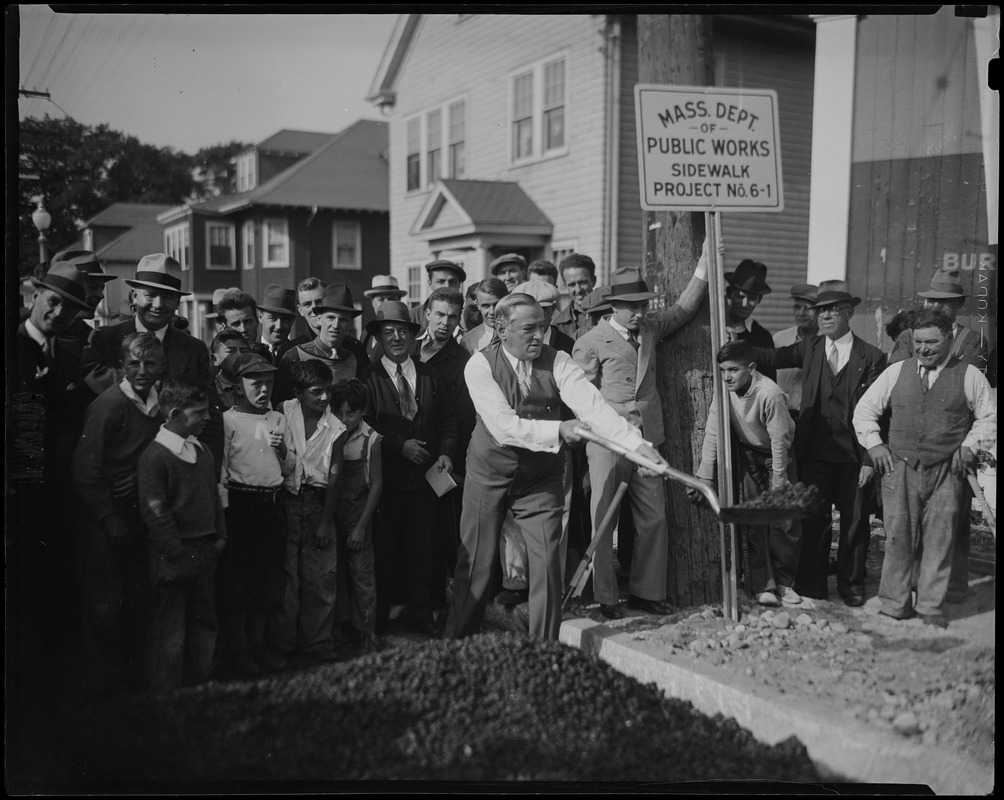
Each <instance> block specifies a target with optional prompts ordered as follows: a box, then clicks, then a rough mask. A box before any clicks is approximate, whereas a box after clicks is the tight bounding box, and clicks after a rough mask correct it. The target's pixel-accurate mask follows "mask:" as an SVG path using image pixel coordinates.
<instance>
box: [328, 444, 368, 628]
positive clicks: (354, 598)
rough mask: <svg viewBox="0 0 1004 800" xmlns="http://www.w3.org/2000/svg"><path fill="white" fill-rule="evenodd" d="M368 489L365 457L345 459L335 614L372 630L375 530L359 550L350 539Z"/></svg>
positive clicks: (337, 524)
mask: <svg viewBox="0 0 1004 800" xmlns="http://www.w3.org/2000/svg"><path fill="white" fill-rule="evenodd" d="M369 491H370V488H369V486H368V485H367V484H366V470H365V463H364V462H363V461H362V460H358V461H344V462H342V477H341V479H340V480H339V483H338V505H337V506H336V508H335V529H336V531H337V534H338V593H337V602H336V609H337V610H336V613H337V618H338V620H339V621H340V622H351V623H352V626H353V627H354V628H355V629H356V630H358V631H362V632H364V633H373V631H374V630H375V626H376V613H377V589H376V567H375V564H374V556H373V531H372V529H371V530H368V531H367V532H366V538H365V539H364V540H363V546H362V547H361V548H359V549H357V550H350V549H349V546H348V538H349V536H350V535H351V534H352V531H353V530H355V527H356V525H358V524H359V520H360V518H361V517H362V514H363V510H364V509H365V508H366V499H367V496H368V495H369Z"/></svg>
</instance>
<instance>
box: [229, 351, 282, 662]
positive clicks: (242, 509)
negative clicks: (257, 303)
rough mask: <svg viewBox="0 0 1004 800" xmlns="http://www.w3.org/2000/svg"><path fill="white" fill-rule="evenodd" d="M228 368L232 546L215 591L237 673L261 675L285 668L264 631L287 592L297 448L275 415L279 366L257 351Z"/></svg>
mask: <svg viewBox="0 0 1004 800" xmlns="http://www.w3.org/2000/svg"><path fill="white" fill-rule="evenodd" d="M222 368H223V370H224V371H225V372H228V373H229V374H230V375H231V376H232V377H233V380H234V386H235V388H236V389H237V391H238V395H239V399H238V401H237V404H236V405H234V407H233V408H231V409H229V410H228V411H227V412H226V413H225V414H224V415H223V463H222V466H221V468H220V496H221V497H222V499H223V507H224V508H226V516H227V534H228V546H227V549H226V551H225V552H224V553H223V557H222V558H221V559H220V571H219V575H218V577H217V586H216V589H217V591H216V597H217V608H218V609H219V611H220V622H221V631H220V633H221V635H222V636H221V644H222V645H223V646H224V648H225V649H226V650H227V655H228V656H229V660H230V662H231V665H232V666H233V667H234V669H236V670H237V671H238V672H239V673H241V674H243V675H259V674H261V673H262V672H263V671H272V670H278V669H282V668H283V667H284V666H285V665H286V660H285V658H283V657H282V655H281V654H280V653H279V652H278V649H277V648H275V647H266V643H265V633H266V631H265V627H266V623H267V620H268V618H269V616H270V615H271V614H274V613H275V612H277V611H278V610H279V608H281V606H282V602H283V598H284V596H285V594H286V570H285V551H286V521H285V518H284V514H283V508H282V484H283V479H284V478H285V477H286V476H288V475H290V474H291V473H292V472H293V470H294V469H295V467H296V448H295V445H294V443H293V436H292V433H291V432H290V429H289V425H288V424H287V423H286V418H285V417H284V416H283V415H282V414H280V413H279V412H278V411H273V410H272V405H271V398H272V383H273V375H274V373H275V367H273V366H272V365H271V364H270V363H269V362H268V360H267V359H265V358H264V357H263V356H260V355H258V354H257V353H237V354H235V355H232V356H229V357H228V358H227V359H226V360H225V361H224V362H223V367H222ZM252 651H253V652H252Z"/></svg>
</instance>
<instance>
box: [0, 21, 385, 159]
mask: <svg viewBox="0 0 1004 800" xmlns="http://www.w3.org/2000/svg"><path fill="white" fill-rule="evenodd" d="M319 7H320V6H319ZM334 7H335V8H337V6H334ZM9 8H10V7H8V13H9ZM188 8H191V7H188ZM17 9H18V12H19V13H20V24H21V31H20V41H19V45H20V50H19V54H18V55H19V66H20V76H19V82H18V88H19V89H29V90H37V91H44V92H49V93H50V94H51V100H46V99H40V98H30V99H25V98H23V97H19V100H18V107H19V108H18V111H19V116H20V118H24V117H26V116H34V117H42V116H44V115H45V114H47V113H48V114H49V115H50V116H53V117H65V116H70V117H72V118H73V119H74V120H76V121H77V122H80V123H83V124H85V125H97V124H100V123H106V124H108V125H109V126H110V127H111V128H113V129H115V130H118V131H122V132H124V133H127V134H131V135H133V136H135V137H136V138H137V139H139V140H140V141H141V142H143V143H144V144H151V145H156V146H158V147H173V148H175V149H177V150H181V151H183V152H186V153H189V154H194V153H195V152H196V151H197V150H199V149H200V148H202V147H207V146H210V145H214V144H220V143H224V142H229V141H232V140H239V141H243V142H252V143H253V142H259V141H261V140H263V139H265V138H267V137H268V136H270V135H272V134H273V133H275V132H276V131H278V130H281V129H283V128H294V129H300V130H310V131H321V132H330V133H335V132H337V131H339V130H341V129H342V128H345V127H346V126H348V125H350V124H352V123H353V122H355V121H356V120H358V119H379V118H380V110H379V109H378V108H377V107H376V106H373V105H371V104H370V103H367V102H366V95H367V93H368V91H369V87H370V84H371V83H372V81H373V77H374V75H375V74H376V70H377V67H378V65H379V62H380V58H381V56H382V55H383V52H384V49H385V47H386V45H387V42H388V40H389V39H390V35H391V31H392V30H393V27H394V23H395V21H396V19H397V15H396V14H246V13H245V14H241V13H235V14H190V13H184V14H182V13H178V14H151V13H117V12H116V13H111V14H93V13H92V14H66V13H56V12H53V11H52V10H51V9H50V8H49V7H48V6H41V5H21V6H18V7H17Z"/></svg>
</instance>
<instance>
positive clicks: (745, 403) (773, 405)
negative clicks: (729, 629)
mask: <svg viewBox="0 0 1004 800" xmlns="http://www.w3.org/2000/svg"><path fill="white" fill-rule="evenodd" d="M715 361H716V362H717V363H718V370H719V371H720V372H721V374H722V381H723V383H724V384H725V390H726V392H728V403H729V412H728V413H729V428H730V430H731V431H732V433H733V434H735V437H736V439H738V441H739V448H738V450H739V452H738V459H737V460H738V462H739V467H740V470H741V476H742V478H741V480H742V489H743V494H744V496H745V499H747V500H749V499H750V498H752V497H754V496H756V495H758V494H761V493H762V492H765V491H768V490H774V489H783V488H785V487H786V486H788V485H789V484H790V483H794V482H795V481H796V480H797V475H796V473H795V462H794V459H793V458H792V457H791V443H792V440H793V439H794V436H795V423H794V422H793V421H792V419H791V415H790V414H789V413H788V408H787V405H786V404H785V396H784V393H783V392H782V391H781V390H780V389H779V388H778V386H777V384H776V383H774V381H772V380H771V379H770V378H765V377H764V376H763V375H761V374H759V373H758V372H757V370H756V364H755V363H754V360H753V350H752V347H751V345H750V344H749V343H747V342H743V341H735V342H726V343H725V344H724V345H722V347H721V349H720V350H719V351H718V354H717V355H716V356H715ZM722 435H727V434H722V432H721V431H719V430H718V398H717V397H715V398H714V399H713V400H712V401H711V409H710V410H709V412H708V422H707V426H706V427H705V429H704V444H703V446H702V448H701V464H700V466H699V467H698V469H697V477H698V478H700V479H701V480H703V481H705V482H706V483H707V484H709V485H710V486H711V487H712V488H715V487H714V478H715V466H716V462H717V460H718V437H719V436H722ZM687 496H688V497H689V498H690V499H691V500H692V501H694V500H696V498H697V493H696V490H694V489H688V490H687ZM800 541H801V526H800V525H799V524H798V523H797V522H792V521H781V522H773V523H771V524H770V525H757V526H754V527H752V528H750V529H749V530H748V536H747V543H748V545H749V555H750V557H749V562H750V563H749V586H750V591H751V594H752V596H753V597H754V598H755V599H756V601H757V602H758V603H759V604H760V605H763V606H777V605H779V604H780V603H784V604H785V605H792V606H793V605H798V604H799V603H801V602H802V598H801V597H800V596H799V595H798V594H797V593H796V592H795V590H794V589H793V588H792V586H793V585H794V583H795V570H796V569H797V568H798V553H799V545H800Z"/></svg>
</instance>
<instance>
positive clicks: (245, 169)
mask: <svg viewBox="0 0 1004 800" xmlns="http://www.w3.org/2000/svg"><path fill="white" fill-rule="evenodd" d="M254 187H255V153H253V152H251V153H244V154H243V155H240V156H238V157H237V191H238V192H247V191H250V190H251V189H254Z"/></svg>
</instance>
